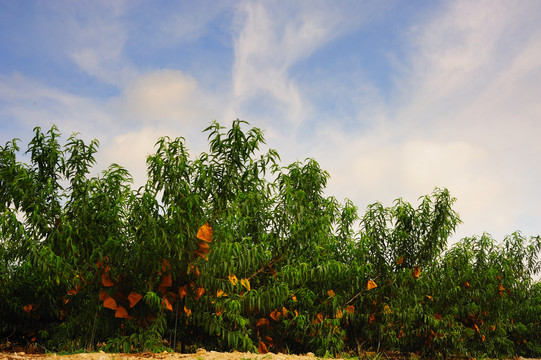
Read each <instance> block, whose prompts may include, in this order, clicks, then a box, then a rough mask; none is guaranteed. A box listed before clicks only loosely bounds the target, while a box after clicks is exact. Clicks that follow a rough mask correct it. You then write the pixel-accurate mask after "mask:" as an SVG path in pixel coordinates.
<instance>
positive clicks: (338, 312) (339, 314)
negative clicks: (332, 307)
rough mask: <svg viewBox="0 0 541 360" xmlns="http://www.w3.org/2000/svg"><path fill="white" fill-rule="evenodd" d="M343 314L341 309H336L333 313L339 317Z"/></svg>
mask: <svg viewBox="0 0 541 360" xmlns="http://www.w3.org/2000/svg"><path fill="white" fill-rule="evenodd" d="M343 316H344V314H343V313H342V309H338V310H336V313H335V314H334V317H335V318H337V319H341V318H342V317H343Z"/></svg>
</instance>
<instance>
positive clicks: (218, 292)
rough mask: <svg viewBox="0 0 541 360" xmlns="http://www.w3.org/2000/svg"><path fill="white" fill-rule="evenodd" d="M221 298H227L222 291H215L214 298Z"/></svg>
mask: <svg viewBox="0 0 541 360" xmlns="http://www.w3.org/2000/svg"><path fill="white" fill-rule="evenodd" d="M222 296H227V294H226V293H225V292H224V291H223V290H222V289H218V291H216V297H219V298H220V297H222Z"/></svg>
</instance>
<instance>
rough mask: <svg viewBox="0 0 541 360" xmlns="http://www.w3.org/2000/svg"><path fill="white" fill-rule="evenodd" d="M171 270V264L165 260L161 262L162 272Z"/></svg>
mask: <svg viewBox="0 0 541 360" xmlns="http://www.w3.org/2000/svg"><path fill="white" fill-rule="evenodd" d="M169 270H171V263H170V262H169V260H167V259H163V260H162V272H166V271H169Z"/></svg>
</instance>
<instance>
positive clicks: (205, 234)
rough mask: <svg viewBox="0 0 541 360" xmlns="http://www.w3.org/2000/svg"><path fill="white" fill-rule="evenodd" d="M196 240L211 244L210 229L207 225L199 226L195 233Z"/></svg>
mask: <svg viewBox="0 0 541 360" xmlns="http://www.w3.org/2000/svg"><path fill="white" fill-rule="evenodd" d="M197 238H198V239H201V240H203V241H206V242H212V228H211V227H210V225H209V223H206V224H205V225H203V226H201V227H200V228H199V230H198V231H197Z"/></svg>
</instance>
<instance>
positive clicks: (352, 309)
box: [346, 305, 355, 315]
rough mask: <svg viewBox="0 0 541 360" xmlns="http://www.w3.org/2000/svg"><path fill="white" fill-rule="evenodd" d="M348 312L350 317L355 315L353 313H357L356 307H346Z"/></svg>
mask: <svg viewBox="0 0 541 360" xmlns="http://www.w3.org/2000/svg"><path fill="white" fill-rule="evenodd" d="M346 312H347V313H348V314H350V315H353V313H354V312H355V305H348V306H346Z"/></svg>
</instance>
